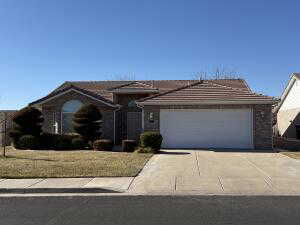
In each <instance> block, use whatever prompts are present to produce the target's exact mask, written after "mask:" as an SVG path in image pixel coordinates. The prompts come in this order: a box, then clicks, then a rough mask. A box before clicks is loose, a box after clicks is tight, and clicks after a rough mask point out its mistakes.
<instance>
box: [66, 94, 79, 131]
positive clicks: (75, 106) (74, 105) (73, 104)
mask: <svg viewBox="0 0 300 225" xmlns="http://www.w3.org/2000/svg"><path fill="white" fill-rule="evenodd" d="M82 105H83V104H82V102H81V101H79V100H70V101H68V102H66V103H65V104H64V105H63V107H62V110H61V113H62V115H61V117H62V133H72V132H73V131H74V130H73V125H72V120H73V116H74V113H76V112H77V111H78V110H79V109H80V107H81V106H82Z"/></svg>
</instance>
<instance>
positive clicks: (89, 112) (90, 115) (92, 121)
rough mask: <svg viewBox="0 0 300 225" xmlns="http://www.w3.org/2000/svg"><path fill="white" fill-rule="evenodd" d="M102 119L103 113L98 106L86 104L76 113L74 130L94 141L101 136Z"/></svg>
mask: <svg viewBox="0 0 300 225" xmlns="http://www.w3.org/2000/svg"><path fill="white" fill-rule="evenodd" d="M101 119H102V115H101V113H100V111H99V109H98V107H97V106H95V105H92V104H89V105H84V106H82V107H81V108H80V109H79V110H78V111H77V112H76V113H75V114H74V118H73V126H74V130H75V131H76V132H77V133H78V134H80V135H81V136H82V137H83V138H85V139H86V140H87V141H94V140H96V139H97V138H99V137H100V136H101V132H100V128H101V124H100V123H101Z"/></svg>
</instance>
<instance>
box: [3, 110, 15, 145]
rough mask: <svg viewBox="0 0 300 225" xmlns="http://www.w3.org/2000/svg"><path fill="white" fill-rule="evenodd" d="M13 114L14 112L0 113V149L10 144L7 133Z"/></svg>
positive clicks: (10, 126) (4, 111)
mask: <svg viewBox="0 0 300 225" xmlns="http://www.w3.org/2000/svg"><path fill="white" fill-rule="evenodd" d="M15 112H16V110H1V111H0V147H5V146H8V145H10V144H11V140H10V138H9V136H8V133H9V130H10V129H11V128H12V118H13V115H14V113H15Z"/></svg>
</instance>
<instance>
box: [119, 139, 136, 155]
mask: <svg viewBox="0 0 300 225" xmlns="http://www.w3.org/2000/svg"><path fill="white" fill-rule="evenodd" d="M135 147H136V141H135V140H123V141H122V151H123V152H134V149H135Z"/></svg>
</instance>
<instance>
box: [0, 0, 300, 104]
mask: <svg viewBox="0 0 300 225" xmlns="http://www.w3.org/2000/svg"><path fill="white" fill-rule="evenodd" d="M299 11H300V2H299V1H289V0H286V1H268V0H267V1H262V0H252V1H241V0H236V1H231V0H226V1H225V0H224V1H214V0H202V1H199V0H190V1H187V0H186V1H183V0H182V1H177V0H172V1H165V0H157V1H155V0H152V1H149V0H147V1H144V0H136V1H132V0H126V1H124V0H119V1H115V0H110V1H104V0H103V1H101V0H100V1H99V0H95V1H93V0H85V1H83V0H81V1H80V0H48V1H46V0H45V1H40V0H26V1H25V0H0V76H1V80H0V109H15V108H17V109H18V108H20V107H23V106H25V105H27V104H28V103H29V102H31V101H33V100H36V99H38V98H40V97H43V96H45V95H46V94H48V93H49V92H50V91H51V90H53V89H54V88H55V87H56V86H58V85H59V84H61V83H62V82H64V81H66V80H107V79H112V78H115V77H118V76H121V75H130V76H133V77H135V79H191V78H193V75H194V74H195V73H197V72H199V71H209V70H212V69H213V68H215V67H218V66H222V67H226V68H231V69H235V70H237V71H238V72H239V73H241V74H242V77H243V78H245V79H246V80H247V81H248V83H249V85H250V86H251V88H252V89H253V90H254V91H256V92H260V93H263V94H267V95H271V96H280V94H281V93H282V91H283V88H284V86H285V84H286V82H287V81H288V79H289V76H290V74H291V73H292V72H297V71H300V60H299V59H300V57H299V54H300V29H299V27H300V26H299V25H300V13H299Z"/></svg>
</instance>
